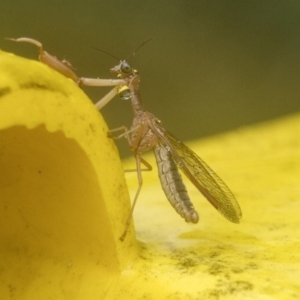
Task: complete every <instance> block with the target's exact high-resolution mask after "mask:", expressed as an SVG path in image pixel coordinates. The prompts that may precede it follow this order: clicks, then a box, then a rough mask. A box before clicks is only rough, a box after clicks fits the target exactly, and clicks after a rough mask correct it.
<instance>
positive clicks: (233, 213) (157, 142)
mask: <svg viewBox="0 0 300 300" xmlns="http://www.w3.org/2000/svg"><path fill="white" fill-rule="evenodd" d="M111 72H112V73H115V74H117V76H118V77H119V78H122V79H124V80H125V81H126V87H127V88H128V89H129V95H127V97H126V98H127V99H130V100H131V104H132V108H133V112H134V119H133V123H132V126H131V128H130V129H129V130H128V129H127V128H126V127H125V126H123V127H120V128H117V129H114V130H111V132H116V131H123V133H122V134H121V135H119V136H116V137H113V136H111V134H110V136H111V137H112V138H115V139H118V138H121V137H125V138H126V139H127V141H128V143H129V146H130V148H131V150H132V151H133V152H134V156H135V160H136V171H137V174H138V181H139V187H138V190H137V192H136V194H135V197H134V200H133V204H132V207H131V210H130V213H129V216H128V219H127V222H126V226H125V230H124V232H123V234H122V236H121V237H120V239H121V240H124V238H125V236H126V234H127V231H128V228H129V225H130V221H131V217H132V214H133V210H134V207H135V204H136V201H137V199H138V196H139V193H140V190H141V187H142V183H143V180H142V173H141V171H142V169H141V164H143V165H144V166H146V168H147V170H151V169H152V167H151V166H150V165H149V164H148V163H147V162H146V161H145V160H144V159H143V158H142V157H141V154H142V153H143V152H145V151H147V150H149V149H153V151H154V155H155V158H156V163H157V166H158V175H159V179H160V182H161V186H162V189H163V191H164V192H165V195H166V197H167V199H168V200H169V202H170V204H171V205H172V206H173V207H174V209H175V210H176V211H177V213H178V214H179V215H180V216H181V217H183V218H184V219H185V221H186V222H192V223H197V222H198V221H199V216H198V213H197V212H196V210H195V209H194V206H193V204H192V202H191V201H190V198H189V195H188V193H187V190H186V187H185V185H184V183H183V181H182V178H181V175H180V173H179V170H178V168H179V169H180V170H181V171H182V172H183V173H184V174H185V175H186V176H187V177H188V179H189V180H190V181H191V182H192V183H193V184H194V185H195V187H196V188H197V189H198V190H199V191H200V192H201V193H202V194H203V195H204V196H205V197H206V199H207V200H208V201H209V202H210V203H211V204H212V205H213V206H214V207H215V208H216V209H217V210H218V211H219V212H220V213H221V214H222V215H223V216H224V217H225V218H226V219H228V220H229V221H231V222H233V223H239V220H240V218H241V217H242V211H241V209H240V206H239V204H238V202H237V201H236V199H235V197H234V195H233V194H232V192H231V191H230V190H229V188H228V187H227V186H226V184H225V183H224V182H223V181H222V180H221V179H220V178H219V176H218V175H217V174H216V173H215V172H214V171H213V170H212V169H211V168H210V167H209V166H208V165H207V164H206V163H205V162H204V161H203V160H202V159H201V158H200V157H198V156H197V155H196V154H195V153H194V152H193V151H192V150H191V149H190V148H188V147H187V146H186V145H185V144H183V143H182V142H181V141H179V140H177V139H176V138H175V137H174V136H173V135H172V134H171V133H170V132H168V131H167V130H166V129H165V128H164V127H163V126H162V124H161V122H160V120H158V119H157V118H156V117H155V116H154V115H153V114H152V113H150V112H148V111H145V110H144V108H143V106H142V103H141V95H140V88H139V84H140V76H139V75H138V72H137V71H136V70H134V69H133V68H132V67H131V65H130V64H129V63H128V62H127V61H126V60H123V61H121V62H120V63H119V64H118V65H116V66H115V67H114V68H112V69H111ZM123 88H124V87H123Z"/></svg>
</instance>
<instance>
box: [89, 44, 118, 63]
mask: <svg viewBox="0 0 300 300" xmlns="http://www.w3.org/2000/svg"><path fill="white" fill-rule="evenodd" d="M92 48H93V49H95V50H97V51H100V52H102V53H104V54H107V55H108V56H110V57H113V58H115V59H117V60H118V61H121V59H120V58H119V57H116V56H114V55H112V54H111V53H109V52H106V51H104V50H102V49H99V48H96V47H92Z"/></svg>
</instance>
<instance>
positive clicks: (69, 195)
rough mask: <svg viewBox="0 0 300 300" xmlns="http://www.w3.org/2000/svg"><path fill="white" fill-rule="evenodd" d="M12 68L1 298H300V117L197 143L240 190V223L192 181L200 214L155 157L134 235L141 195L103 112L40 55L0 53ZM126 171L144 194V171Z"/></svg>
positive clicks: (5, 96)
mask: <svg viewBox="0 0 300 300" xmlns="http://www.w3.org/2000/svg"><path fill="white" fill-rule="evenodd" d="M2 55H4V54H2ZM9 60H11V63H12V64H14V63H16V65H17V66H18V70H17V69H14V70H13V71H11V70H12V69H11V68H13V67H12V66H11V65H9ZM15 60H17V61H15ZM22 64H24V65H22ZM27 64H29V65H27ZM3 65H7V68H6V69H5V70H4V69H3ZM29 66H30V68H29ZM15 68H17V67H15ZM29 69H30V70H31V69H32V70H34V73H32V75H30V72H29V76H28V70H29ZM0 70H1V73H0V95H1V98H0V113H1V114H2V115H1V117H0V128H1V131H0V139H1V142H0V155H1V156H0V164H1V170H2V172H1V175H0V180H1V181H0V183H1V185H0V193H1V198H0V214H1V215H0V216H1V219H0V222H1V223H0V238H1V239H0V241H1V244H0V251H1V258H2V259H1V261H0V296H1V297H0V299H147V300H152V299H153V300H157V299H162V300H163V299H172V300H174V299H175V300H177V299H184V300H185V299H187V300H189V299H200V300H202V299H243V300H244V299H255V300H257V299H266V300H270V299H297V298H298V297H299V294H300V283H299V276H300V217H299V216H300V209H299V198H300V187H299V178H300V115H295V116H291V117H287V118H282V119H279V120H276V121H272V122H269V123H265V124H260V125H256V126H252V127H248V128H243V129H240V130H237V131H234V132H231V133H228V134H224V135H219V136H215V137H212V138H208V139H205V140H202V141H198V142H194V143H189V144H188V145H189V146H190V147H191V148H192V149H193V150H194V151H195V152H197V153H198V154H199V156H200V157H201V158H203V159H204V160H205V161H206V162H207V163H208V164H209V165H210V166H211V167H212V169H214V170H215V171H216V173H217V174H218V175H220V177H221V178H222V179H223V180H224V181H225V182H226V183H227V184H228V186H229V187H230V188H231V190H232V191H233V192H234V194H235V195H236V198H237V199H238V201H239V203H240V205H241V208H242V211H243V218H242V220H241V223H240V224H239V225H236V224H232V223H230V222H228V221H227V220H226V219H224V218H223V217H222V216H221V215H220V214H219V213H218V212H217V211H216V210H215V209H214V208H213V207H212V206H211V205H210V204H209V203H208V202H207V201H206V200H205V199H204V198H203V197H202V196H201V195H200V194H199V192H198V191H197V190H195V188H194V187H193V186H192V185H191V184H189V183H188V182H187V180H185V182H186V183H187V187H188V190H189V193H190V196H191V198H192V201H193V203H194V205H195V207H196V209H197V210H198V212H199V213H200V222H199V223H198V224H196V225H194V224H186V223H185V222H184V221H183V219H181V218H180V217H179V216H178V215H177V214H176V212H175V211H174V210H173V208H172V207H171V206H170V205H169V203H168V202H167V200H166V198H165V196H164V195H163V192H162V190H161V188H160V186H159V181H158V177H157V174H156V168H154V171H152V172H144V173H143V178H144V186H143V189H142V192H141V195H140V198H139V200H138V203H137V206H136V210H135V212H134V219H135V228H136V231H137V234H136V235H137V239H138V242H137V243H135V242H134V235H133V230H132V228H131V230H130V231H129V234H128V236H127V237H126V239H125V242H123V243H122V242H120V241H119V240H118V237H119V236H120V234H121V232H122V229H123V226H124V223H125V219H126V216H127V211H128V208H129V204H128V202H126V200H128V198H127V193H126V189H125V188H124V181H123V173H122V171H121V168H120V165H119V164H118V160H117V156H116V155H117V154H116V150H115V148H114V146H113V144H112V142H111V141H110V140H108V139H107V138H106V130H107V128H106V125H105V124H104V123H103V122H102V119H101V117H100V116H99V114H98V113H97V111H95V109H94V108H93V107H92V105H91V104H90V102H89V100H88V99H87V98H85V96H84V94H83V93H82V92H81V91H80V90H79V89H77V88H76V87H74V84H73V82H71V81H70V80H67V79H63V77H61V76H60V75H57V74H56V75H55V72H53V71H51V70H49V68H46V67H45V66H41V65H40V64H38V63H36V62H31V61H26V60H23V59H21V58H15V57H13V56H9V59H8V58H7V57H6V56H5V60H3V59H1V56H0ZM3 71H5V77H3V76H4V75H3V74H2V72H3ZM35 72H40V73H39V74H38V75H36V74H35ZM19 73H20V74H21V73H23V75H22V76H21V75H19ZM7 78H10V80H8V79H7ZM12 78H13V79H14V81H15V82H17V84H16V83H13V80H12ZM26 78H27V79H26ZM54 78H55V80H54ZM25 79H26V80H25ZM29 79H30V80H29ZM40 80H42V82H41V81H40ZM56 80H58V82H56ZM20 81H21V82H23V84H20ZM36 81H37V82H39V84H32V82H36ZM25 82H27V83H26V84H25ZM30 82H31V83H30ZM55 82H56V83H55ZM62 82H63V83H62ZM28 83H30V84H28ZM3 86H4V87H5V86H9V87H10V88H9V89H5V88H4V89H3ZM11 87H14V88H11ZM57 89H58V90H60V92H59V93H58V92H56V91H57ZM37 93H39V94H38V95H37ZM115 101H117V100H115ZM42 124H44V125H42ZM120 125H121V124H120ZM170 129H171V128H170ZM99 149H101V150H100V151H99ZM144 158H146V160H147V161H149V162H150V163H151V164H152V165H153V166H155V164H154V160H153V157H152V155H151V153H149V155H145V156H144ZM133 166H134V161H133V160H127V161H125V162H124V168H125V169H126V168H132V167H133ZM126 178H127V182H128V186H129V188H130V193H131V198H132V196H133V195H134V192H135V191H136V187H137V178H136V174H134V173H127V174H126ZM184 179H185V178H184Z"/></svg>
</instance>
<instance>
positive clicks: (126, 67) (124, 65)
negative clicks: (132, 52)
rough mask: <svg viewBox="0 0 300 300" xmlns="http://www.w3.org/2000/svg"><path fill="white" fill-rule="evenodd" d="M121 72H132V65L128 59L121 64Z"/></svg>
mask: <svg viewBox="0 0 300 300" xmlns="http://www.w3.org/2000/svg"><path fill="white" fill-rule="evenodd" d="M120 69H121V72H122V73H123V74H125V75H129V74H131V73H132V71H133V70H132V67H131V65H130V64H129V63H128V62H127V61H123V62H122V64H121V68H120Z"/></svg>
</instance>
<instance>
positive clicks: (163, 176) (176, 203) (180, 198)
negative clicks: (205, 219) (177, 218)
mask: <svg viewBox="0 0 300 300" xmlns="http://www.w3.org/2000/svg"><path fill="white" fill-rule="evenodd" d="M153 151H154V155H155V158H156V162H157V168H158V176H159V179H160V182H161V186H162V189H163V190H164V192H165V194H166V197H167V199H168V200H169V202H170V203H171V205H172V206H173V207H174V209H175V210H176V211H177V212H178V214H180V215H181V216H182V217H183V218H184V219H185V220H186V222H192V223H197V222H198V221H199V216H198V213H197V212H196V211H195V209H194V206H193V204H192V202H191V200H190V198H189V195H188V193H187V190H186V187H185V185H184V183H183V182H182V178H181V175H180V173H179V171H178V168H177V166H176V164H175V162H174V161H173V159H172V156H171V153H170V151H168V150H167V149H166V148H165V147H163V146H161V145H158V146H156V147H154V149H153Z"/></svg>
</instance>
